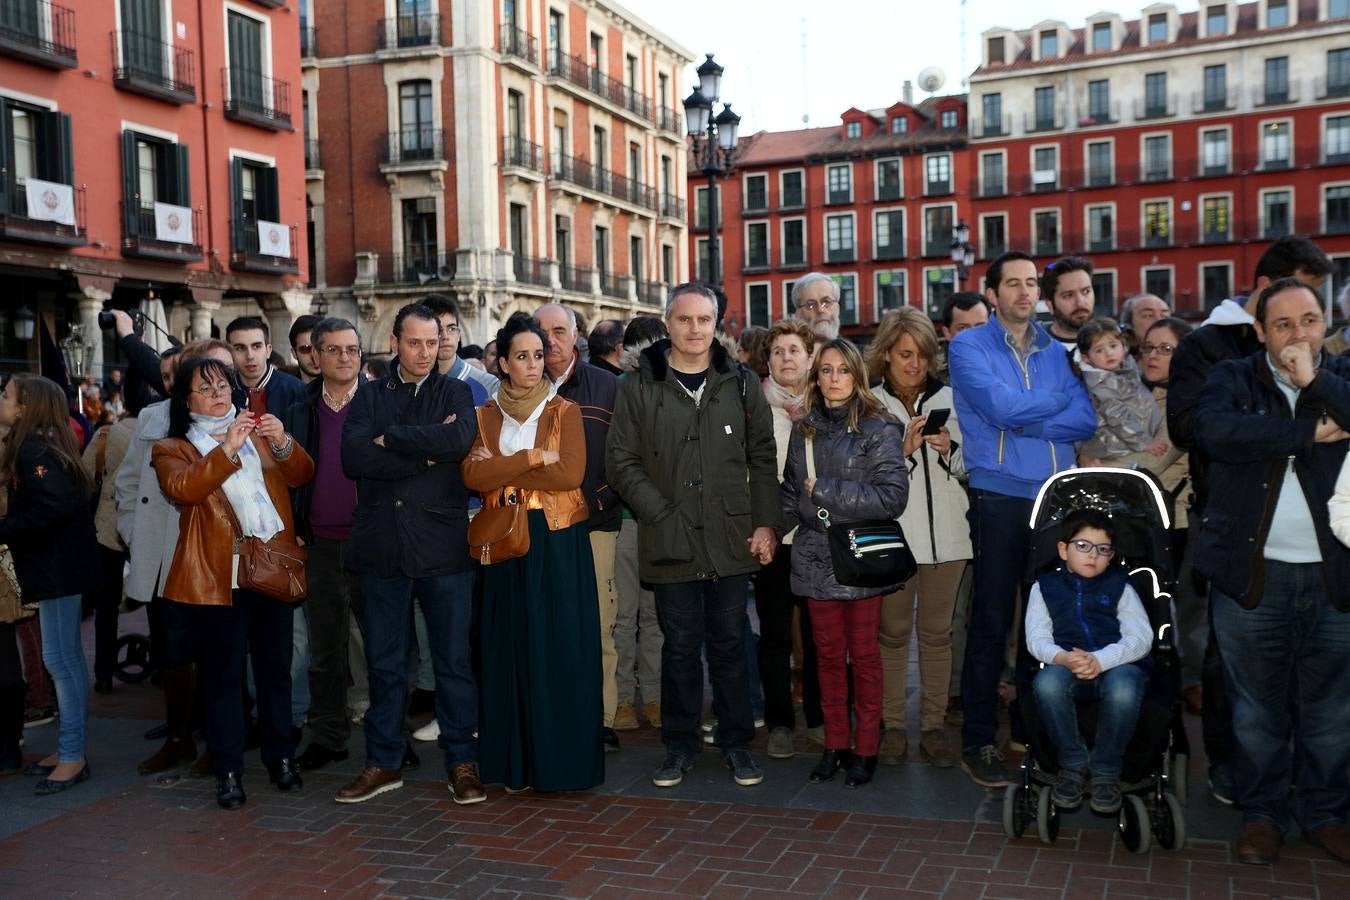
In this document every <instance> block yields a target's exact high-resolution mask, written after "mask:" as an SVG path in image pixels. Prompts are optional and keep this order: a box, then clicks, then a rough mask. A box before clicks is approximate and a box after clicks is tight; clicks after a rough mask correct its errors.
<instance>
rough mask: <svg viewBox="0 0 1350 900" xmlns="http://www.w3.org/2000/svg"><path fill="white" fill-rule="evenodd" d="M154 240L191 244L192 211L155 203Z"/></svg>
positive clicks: (183, 207)
mask: <svg viewBox="0 0 1350 900" xmlns="http://www.w3.org/2000/svg"><path fill="white" fill-rule="evenodd" d="M155 240H157V241H168V242H169V243H172V244H191V243H192V210H191V209H189V208H188V207H186V206H174V205H173V204H172V203H159V202H156V203H155Z"/></svg>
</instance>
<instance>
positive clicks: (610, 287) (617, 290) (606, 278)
mask: <svg viewBox="0 0 1350 900" xmlns="http://www.w3.org/2000/svg"><path fill="white" fill-rule="evenodd" d="M632 283H633V279H632V278H631V277H630V276H628V275H616V274H614V273H613V272H601V273H600V293H602V294H604V295H605V296H606V297H613V298H614V299H616V300H627V299H628V288H629V286H630V285H631V284H632Z"/></svg>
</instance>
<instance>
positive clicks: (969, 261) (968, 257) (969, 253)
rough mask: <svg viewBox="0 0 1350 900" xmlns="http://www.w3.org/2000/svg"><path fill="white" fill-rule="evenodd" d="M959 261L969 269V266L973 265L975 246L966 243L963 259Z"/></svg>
mask: <svg viewBox="0 0 1350 900" xmlns="http://www.w3.org/2000/svg"><path fill="white" fill-rule="evenodd" d="M961 262H962V264H963V265H964V266H965V267H966V268H967V269H969V268H970V267H971V266H973V265H975V248H974V247H972V246H970V245H969V244H966V253H965V259H963V260H961Z"/></svg>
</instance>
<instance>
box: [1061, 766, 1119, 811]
mask: <svg viewBox="0 0 1350 900" xmlns="http://www.w3.org/2000/svg"><path fill="white" fill-rule="evenodd" d="M1086 783H1087V773H1086V772H1084V771H1083V770H1082V769H1060V770H1059V777H1058V778H1056V779H1055V787H1054V791H1053V793H1051V795H1050V799H1051V800H1053V801H1055V806H1057V807H1059V808H1060V809H1077V808H1078V806H1079V804H1081V803H1082V802H1083V786H1084V784H1086ZM1117 793H1119V792H1117ZM1117 805H1119V802H1117Z"/></svg>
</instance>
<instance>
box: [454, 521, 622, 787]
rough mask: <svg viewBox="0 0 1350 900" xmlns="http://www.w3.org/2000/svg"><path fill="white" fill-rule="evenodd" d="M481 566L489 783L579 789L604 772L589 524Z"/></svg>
mask: <svg viewBox="0 0 1350 900" xmlns="http://www.w3.org/2000/svg"><path fill="white" fill-rule="evenodd" d="M529 520H530V552H529V553H527V554H526V555H525V556H523V557H521V558H519V559H511V560H507V561H505V562H500V563H496V564H495V565H491V566H486V567H484V569H483V614H482V648H483V650H482V654H483V675H482V679H481V684H482V692H483V703H482V708H481V712H480V720H481V727H480V730H479V738H478V759H479V770H480V772H481V774H482V778H483V781H484V782H485V783H488V784H498V783H500V784H505V785H506V786H507V787H509V788H512V789H517V788H524V787H532V788H534V789H535V790H537V791H581V790H586V789H588V788H592V787H595V786H596V785H598V784H601V783H602V782H604V780H605V754H604V749H603V747H602V745H601V742H600V734H601V729H602V728H603V722H604V719H603V708H602V702H601V694H600V608H599V607H600V604H599V600H598V598H597V595H596V590H595V567H594V564H593V563H592V561H591V542H590V536H589V533H588V531H587V528H586V524H585V523H584V522H583V523H581V524H578V525H573V526H572V527H570V528H566V529H563V530H562V531H549V529H548V524H547V522H546V520H545V518H544V513H543V512H541V511H539V510H531V511H530V513H529Z"/></svg>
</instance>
